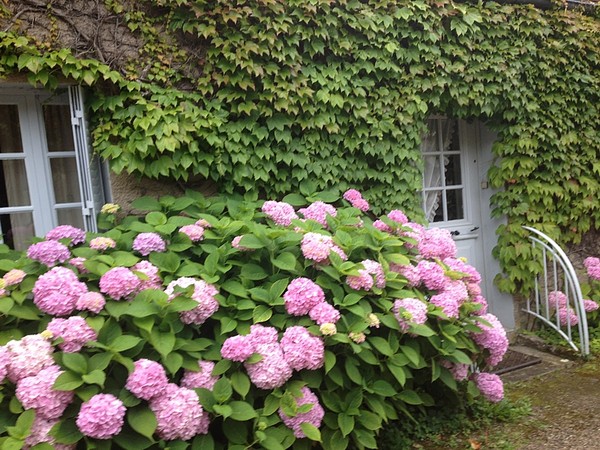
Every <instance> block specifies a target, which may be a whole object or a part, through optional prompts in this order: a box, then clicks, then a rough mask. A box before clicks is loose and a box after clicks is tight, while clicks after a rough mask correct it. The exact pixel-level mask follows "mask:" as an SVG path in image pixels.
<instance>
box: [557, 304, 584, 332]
mask: <svg viewBox="0 0 600 450" xmlns="http://www.w3.org/2000/svg"><path fill="white" fill-rule="evenodd" d="M557 314H558V322H559V323H560V325H561V326H563V327H566V326H571V327H573V326H575V325H577V324H578V323H579V317H578V316H577V313H576V312H575V310H574V309H573V308H571V307H566V308H559V309H558V311H557Z"/></svg>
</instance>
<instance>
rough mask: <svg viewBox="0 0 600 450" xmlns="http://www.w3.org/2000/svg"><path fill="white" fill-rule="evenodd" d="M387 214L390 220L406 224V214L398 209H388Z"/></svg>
mask: <svg viewBox="0 0 600 450" xmlns="http://www.w3.org/2000/svg"><path fill="white" fill-rule="evenodd" d="M387 216H388V218H389V219H390V220H393V221H394V222H398V223H399V224H400V225H406V224H407V223H408V217H406V214H404V212H402V211H400V210H399V209H394V210H392V211H390V212H389V213H388V215H387Z"/></svg>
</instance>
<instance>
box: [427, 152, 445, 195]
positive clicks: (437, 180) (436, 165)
mask: <svg viewBox="0 0 600 450" xmlns="http://www.w3.org/2000/svg"><path fill="white" fill-rule="evenodd" d="M441 185H442V170H441V165H440V157H439V156H426V157H425V173H424V174H423V187H424V188H425V189H427V188H432V187H439V186H441Z"/></svg>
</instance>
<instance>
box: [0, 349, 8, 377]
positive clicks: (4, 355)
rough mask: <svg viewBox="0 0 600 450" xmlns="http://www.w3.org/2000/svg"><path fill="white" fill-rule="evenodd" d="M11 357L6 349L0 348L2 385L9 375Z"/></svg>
mask: <svg viewBox="0 0 600 450" xmlns="http://www.w3.org/2000/svg"><path fill="white" fill-rule="evenodd" d="M9 362H10V355H9V353H8V350H7V348H6V347H4V346H2V347H0V384H2V383H4V379H5V378H6V375H8V364H9Z"/></svg>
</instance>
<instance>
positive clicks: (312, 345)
mask: <svg viewBox="0 0 600 450" xmlns="http://www.w3.org/2000/svg"><path fill="white" fill-rule="evenodd" d="M281 350H282V351H283V357H284V358H285V361H286V362H287V363H288V365H289V366H290V367H291V368H292V369H293V370H302V369H308V370H316V369H319V368H321V367H323V364H324V363H325V346H324V344H323V341H322V340H321V339H320V338H319V337H317V336H313V335H312V334H310V333H309V331H308V330H307V329H306V328H304V327H301V326H293V327H289V328H287V329H286V330H285V332H284V333H283V337H282V338H281Z"/></svg>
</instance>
